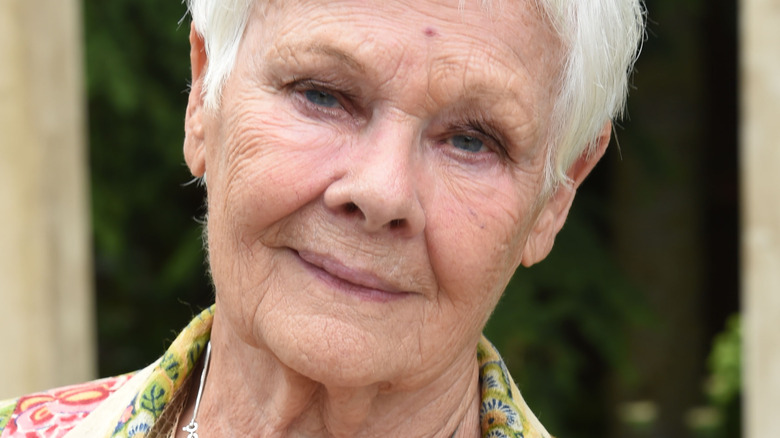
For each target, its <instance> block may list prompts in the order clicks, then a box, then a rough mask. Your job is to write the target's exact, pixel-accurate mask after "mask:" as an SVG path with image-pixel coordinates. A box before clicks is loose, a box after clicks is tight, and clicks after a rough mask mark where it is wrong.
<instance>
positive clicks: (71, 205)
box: [0, 0, 95, 399]
mask: <svg viewBox="0 0 780 438" xmlns="http://www.w3.org/2000/svg"><path fill="white" fill-rule="evenodd" d="M82 63H83V57H82V31H81V5H80V2H78V0H0V399H2V398H7V397H11V396H15V395H22V394H23V393H27V392H30V391H34V390H40V389H46V388H49V387H54V386H60V385H63V384H67V383H75V382H78V381H83V380H87V379H90V378H92V377H93V376H94V374H95V353H94V350H95V348H94V338H95V333H94V323H93V319H94V316H93V315H94V312H93V298H92V282H91V256H90V254H91V250H90V241H89V214H88V196H87V156H86V147H85V143H86V142H85V129H84V127H85V120H84V86H83V72H82V70H83V66H82Z"/></svg>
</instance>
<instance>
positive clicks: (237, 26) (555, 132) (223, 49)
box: [186, 0, 644, 193]
mask: <svg viewBox="0 0 780 438" xmlns="http://www.w3.org/2000/svg"><path fill="white" fill-rule="evenodd" d="M254 1H257V0H186V3H187V8H188V9H189V12H190V15H191V16H192V21H193V23H194V25H195V30H196V31H197V32H198V33H199V34H200V36H201V37H202V38H203V40H204V43H205V47H206V55H207V56H208V59H209V63H208V66H207V68H206V72H205V76H204V79H203V88H202V92H203V99H204V105H205V106H206V108H209V109H214V108H217V107H218V106H219V102H220V94H221V91H222V88H223V85H224V83H225V81H226V80H227V78H228V76H229V75H230V72H231V70H232V69H233V66H234V64H235V61H236V55H237V53H238V46H239V44H240V42H241V38H242V35H243V33H244V29H245V27H246V23H247V20H248V17H249V14H250V10H251V6H252V3H253V2H254ZM460 1H461V3H462V2H463V1H464V0H460ZM535 1H536V3H538V5H539V6H540V7H541V10H542V11H543V12H544V13H545V14H546V16H547V17H548V19H549V21H550V23H551V24H552V26H553V28H554V30H555V31H556V33H557V34H558V36H559V38H560V39H561V42H562V43H563V46H564V50H565V59H564V64H563V65H564V67H563V69H562V71H561V72H560V78H559V91H558V95H557V96H556V101H555V102H554V108H553V112H552V116H551V120H550V121H549V122H550V123H549V128H548V135H547V141H548V143H549V144H550V148H549V153H548V159H547V163H546V167H545V177H546V179H545V181H546V186H545V192H546V193H550V191H551V190H552V189H553V188H554V187H555V186H557V185H558V184H560V183H566V182H568V178H567V175H566V171H567V170H568V169H569V167H570V166H571V165H572V164H573V163H574V162H575V161H576V160H577V158H578V157H579V156H580V155H582V154H583V153H590V150H592V149H593V148H595V147H596V146H597V141H598V137H599V134H600V133H601V130H602V128H603V127H604V125H605V123H607V122H609V121H612V120H615V119H617V118H619V117H621V116H622V115H623V111H624V108H625V101H626V97H627V95H628V87H629V75H630V73H631V70H632V68H633V64H634V61H635V60H636V57H637V56H638V54H639V48H640V46H641V43H642V39H643V37H644V8H643V6H642V3H641V0H535ZM488 3H489V1H486V0H482V4H483V6H484V5H486V4H488ZM589 148H590V149H589ZM586 151H587V152H586Z"/></svg>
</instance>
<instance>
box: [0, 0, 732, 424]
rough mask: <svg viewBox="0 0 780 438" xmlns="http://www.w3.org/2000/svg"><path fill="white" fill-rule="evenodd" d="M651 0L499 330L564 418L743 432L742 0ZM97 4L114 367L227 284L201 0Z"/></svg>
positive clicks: (103, 283)
mask: <svg viewBox="0 0 780 438" xmlns="http://www.w3.org/2000/svg"><path fill="white" fill-rule="evenodd" d="M646 3H647V9H648V28H647V32H648V35H647V40H646V42H645V45H644V48H643V52H642V55H641V57H640V59H639V62H638V63H637V65H636V71H635V73H634V76H633V84H634V86H633V88H632V90H631V94H630V97H629V106H628V112H627V117H626V118H625V119H624V120H623V121H622V122H620V123H619V124H618V126H617V127H616V129H615V134H616V140H613V143H612V145H611V146H610V149H609V150H608V152H607V155H606V157H605V159H604V160H603V162H602V163H601V164H600V165H599V166H598V167H597V169H596V171H595V173H594V174H593V175H592V176H591V177H590V178H589V179H588V180H587V181H586V183H585V184H584V187H583V188H582V189H581V191H580V193H579V194H578V197H577V199H576V200H575V204H574V207H573V211H572V213H571V216H570V218H569V220H568V222H567V224H566V226H565V227H564V229H563V231H562V232H561V234H560V236H559V238H558V239H557V242H556V246H555V248H554V250H553V252H552V254H551V255H550V257H549V258H548V259H547V260H546V261H544V262H543V263H541V264H539V265H538V266H535V267H533V268H531V269H520V270H519V271H518V272H517V274H516V275H515V278H514V279H513V281H512V283H511V285H510V287H509V289H508V291H507V293H506V295H505V297H504V298H503V300H502V302H501V304H500V305H499V307H498V309H497V310H496V312H495V314H494V316H493V318H492V320H491V322H490V323H489V325H488V327H487V330H486V334H487V336H488V337H489V338H490V339H491V340H493V342H494V343H496V344H497V345H498V347H499V350H500V351H501V352H502V353H503V354H504V356H505V359H506V361H507V362H508V364H509V366H510V368H511V372H512V374H513V376H514V377H515V379H516V380H517V382H518V384H519V386H520V388H521V390H522V391H523V393H524V396H525V397H526V399H527V401H528V403H529V405H530V406H531V407H532V409H533V410H534V411H535V412H536V413H537V415H538V416H539V418H540V420H541V421H542V423H543V424H545V425H546V427H547V428H548V429H549V430H550V431H551V432H552V433H553V434H554V435H556V436H560V437H569V438H589V437H629V438H630V437H637V438H639V437H668V438H677V437H679V438H682V437H692V438H693V437H712V438H715V437H733V436H739V435H740V427H741V426H740V425H741V411H740V400H741V387H742V386H741V382H740V366H741V360H740V351H741V347H740V339H741V337H740V330H741V324H740V295H739V290H740V286H739V285H740V271H739V265H740V254H739V252H740V251H739V248H740V246H739V227H740V223H739V220H740V218H739V214H738V203H739V202H740V199H739V192H740V191H739V187H738V178H737V175H738V147H737V143H738V133H737V121H738V116H739V115H738V113H737V108H738V101H737V71H738V68H737V65H738V62H737V60H738V56H737V55H738V54H737V4H736V0H724V1H714V2H706V1H703V0H685V1H681V0H647V2H646ZM81 8H82V11H81V12H80V13H81V14H83V15H82V16H81V17H80V20H82V24H83V31H82V34H83V35H82V37H83V41H84V44H85V45H84V47H83V56H84V59H85V64H84V75H85V77H86V82H85V83H86V85H85V86H84V89H83V93H84V96H85V97H84V99H86V100H85V105H86V111H87V112H86V114H87V116H86V117H87V119H86V120H85V121H84V123H85V126H87V127H88V128H86V132H87V138H88V144H89V149H88V157H87V160H88V163H89V190H90V195H89V199H88V205H89V208H90V209H91V210H90V211H91V215H90V220H91V226H92V228H91V237H90V238H91V241H92V258H93V261H94V265H93V267H92V269H93V271H92V274H91V275H92V277H90V278H91V279H90V280H89V282H91V283H92V284H93V286H94V290H95V295H94V303H93V304H92V305H93V306H94V311H95V315H96V331H95V332H96V333H97V336H96V342H97V368H96V371H95V373H96V374H97V375H99V376H110V375H116V374H119V373H124V372H127V371H130V370H134V369H138V368H141V367H143V366H145V365H146V364H148V363H150V362H152V361H153V360H155V359H156V358H157V357H158V356H159V355H160V354H161V353H162V352H163V351H164V350H165V348H166V346H167V344H168V343H169V342H170V341H171V340H172V339H173V338H174V337H175V335H176V334H177V333H178V331H179V330H180V329H181V328H182V327H183V326H184V325H185V324H186V323H187V322H188V321H189V320H190V318H191V317H192V316H193V315H194V314H196V313H197V312H198V311H199V310H200V309H202V308H204V307H206V306H208V305H210V304H211V303H212V302H213V293H212V289H211V285H210V282H209V279H208V277H207V275H206V273H205V272H206V269H205V265H204V262H203V259H204V254H203V251H202V249H201V247H202V242H201V229H200V225H199V223H198V222H199V220H198V219H199V218H200V217H201V216H202V215H203V213H204V210H203V207H202V206H203V200H204V199H203V193H202V189H201V188H199V187H197V186H196V185H194V184H188V183H189V182H190V180H191V178H190V175H189V173H188V171H187V169H186V167H185V165H184V161H183V158H182V153H181V146H182V138H183V117H184V111H185V106H186V101H187V86H188V78H189V64H188V54H189V47H188V42H187V35H188V29H189V26H188V20H185V21H184V23H183V24H181V25H177V22H178V21H179V20H180V19H181V18H182V17H183V15H184V6H183V5H181V4H179V3H178V2H160V1H156V0H113V1H110V2H99V1H86V2H84V3H83V5H82V6H81ZM37 389H42V388H37ZM11 395H12V394H0V396H11Z"/></svg>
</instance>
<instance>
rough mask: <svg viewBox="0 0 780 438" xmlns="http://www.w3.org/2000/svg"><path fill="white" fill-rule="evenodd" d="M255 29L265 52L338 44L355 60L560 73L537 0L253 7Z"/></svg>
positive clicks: (374, 0)
mask: <svg viewBox="0 0 780 438" xmlns="http://www.w3.org/2000/svg"><path fill="white" fill-rule="evenodd" d="M483 4H485V5H484V6H483ZM252 24H255V25H259V26H252ZM258 27H259V28H260V29H262V30H263V32H262V33H264V34H265V38H263V40H264V41H263V42H264V43H265V44H264V45H265V46H266V48H276V49H281V48H283V46H288V48H289V47H292V46H300V45H302V44H307V43H308V44H309V45H311V43H312V42H314V43H316V45H318V46H319V47H326V46H328V45H331V44H333V43H338V44H339V45H341V46H342V47H343V48H344V49H347V51H348V53H350V54H352V55H353V56H356V57H357V56H360V55H361V54H365V53H368V54H370V56H371V57H372V58H374V60H375V62H383V61H393V60H394V61H398V62H399V63H400V62H402V59H398V58H401V57H402V56H403V55H407V57H409V58H411V57H413V56H414V55H419V54H421V53H420V52H425V53H424V54H425V55H427V56H428V58H429V60H430V62H431V63H433V62H435V61H436V60H444V61H452V62H451V64H453V65H454V64H458V61H461V63H462V64H466V63H468V62H469V61H471V62H476V63H477V65H476V66H477V67H479V66H482V65H479V62H485V61H487V62H488V65H486V66H485V67H494V68H496V67H507V68H509V69H510V70H516V71H518V72H519V73H521V74H522V73H525V74H528V75H530V76H533V77H542V76H545V75H546V74H547V73H549V71H547V70H548V69H549V68H550V67H553V68H555V69H557V68H558V67H559V64H560V61H561V55H562V51H561V47H560V41H559V39H558V37H557V35H556V34H555V32H554V31H553V30H552V27H551V25H550V24H549V22H548V20H547V19H546V16H545V14H544V13H543V12H542V11H541V9H540V7H539V5H538V4H537V3H536V1H535V0H515V1H510V2H505V1H493V2H489V1H487V2H486V1H484V0H393V1H387V0H335V1H334V0H285V1H271V2H256V3H255V9H254V10H253V13H252V15H251V18H250V26H249V28H250V29H255V30H257V29H258ZM249 33H250V35H247V36H248V37H250V38H252V35H251V33H252V32H249ZM299 48H300V47H297V49H299ZM393 49H398V50H393ZM438 58H444V59H438ZM459 58H460V59H459ZM477 58H481V59H477ZM350 60H351V58H345V59H344V61H347V62H348V61H350ZM418 61H419V60H418Z"/></svg>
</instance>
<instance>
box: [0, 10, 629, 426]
mask: <svg viewBox="0 0 780 438" xmlns="http://www.w3.org/2000/svg"><path fill="white" fill-rule="evenodd" d="M189 8H190V11H191V14H192V18H193V26H192V30H191V33H190V42H191V52H190V57H191V62H192V90H191V93H190V97H189V104H188V107H187V113H186V120H185V133H186V138H185V142H184V156H185V159H186V162H187V165H188V166H189V169H190V170H191V172H192V174H193V175H195V176H196V177H199V178H202V181H203V184H204V185H205V187H206V192H207V199H208V221H207V227H206V228H207V236H208V238H207V244H208V253H209V265H210V268H211V276H212V278H213V282H214V288H215V291H216V304H215V306H214V307H213V308H211V309H208V310H206V311H205V312H203V313H202V314H201V315H200V316H198V317H197V318H196V319H195V320H194V321H193V322H192V323H191V324H190V325H189V326H188V327H187V328H186V329H185V330H184V332H183V333H182V334H181V335H180V336H179V337H178V338H177V339H176V341H175V342H174V343H173V345H172V346H171V347H170V349H169V350H168V352H166V353H165V355H164V356H163V357H162V358H161V359H160V360H159V361H158V362H156V363H154V364H152V365H151V366H149V367H148V368H146V369H144V370H141V371H138V372H136V373H134V374H131V375H126V376H121V377H116V378H110V379H104V380H100V381H97V382H92V383H88V384H83V385H77V386H73V387H69V388H64V389H59V390H53V391H49V392H46V393H41V394H36V395H33V396H27V397H22V398H21V399H18V400H15V401H12V402H10V403H6V404H5V407H4V408H2V407H0V430H3V429H4V430H3V433H2V435H0V436H2V437H3V438H5V437H16V436H25V437H28V436H58V437H59V436H68V437H108V436H111V437H190V438H194V437H198V436H201V437H203V438H217V437H235V436H251V437H330V436H333V437H521V436H523V437H527V438H530V437H545V436H548V434H547V432H546V431H545V430H544V428H543V427H542V426H541V424H539V422H538V421H537V420H536V418H535V417H534V416H533V414H532V413H531V411H530V410H529V409H528V408H527V407H526V405H525V403H524V402H523V400H522V398H521V396H520V394H519V392H518V390H517V389H516V387H515V385H514V383H513V382H512V379H511V378H510V376H509V374H508V373H507V371H506V367H505V366H504V365H503V363H502V361H501V359H500V357H499V355H498V353H497V352H496V351H495V350H494V348H493V347H492V346H491V345H490V344H489V343H488V342H487V340H485V339H484V338H482V336H481V332H482V329H483V327H484V325H485V323H486V321H487V319H488V317H489V315H490V313H491V311H492V310H493V308H494V307H495V306H496V304H497V302H498V300H499V298H500V296H501V293H502V291H503V290H504V288H505V287H506V285H507V283H508V281H509V279H510V277H511V276H512V274H513V273H514V271H515V269H516V268H517V267H518V266H519V265H520V264H522V265H523V266H531V265H533V264H534V263H536V262H538V261H540V260H542V259H543V258H544V257H545V256H546V255H547V254H548V253H549V251H550V249H551V247H552V244H553V240H554V238H555V235H556V234H557V233H558V231H559V230H560V228H561V226H562V225H563V223H564V220H565V219H566V215H567V213H568V210H569V207H570V205H571V203H572V199H573V197H574V193H575V190H576V188H577V187H578V186H579V184H580V183H581V182H582V181H583V179H584V178H585V177H586V175H587V174H588V172H589V171H590V170H591V169H592V168H593V166H594V165H595V164H596V162H597V161H598V160H599V158H600V157H601V156H602V154H603V152H604V150H605V148H606V146H607V143H608V142H609V137H610V131H611V120H612V119H613V118H615V117H616V116H617V115H618V114H619V112H620V110H621V107H622V105H623V101H624V95H625V93H626V83H627V74H628V72H629V70H630V67H631V63H632V61H633V60H634V57H635V53H636V49H637V46H638V43H639V40H640V39H641V36H642V10H641V7H640V5H639V3H638V1H637V0H592V1H578V0H516V1H511V2H510V1H505V2H499V1H498V0H495V1H494V2H492V3H491V2H488V1H481V2H478V1H476V0H463V1H460V2H457V1H455V0H415V1H408V0H394V1H365V0H337V1H327V2H326V1H316V0H312V1H303V0H287V1H283V2H282V1H251V0H233V1H225V0H191V1H190V2H189ZM202 353H203V354H202ZM36 434H37V435H36Z"/></svg>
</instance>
